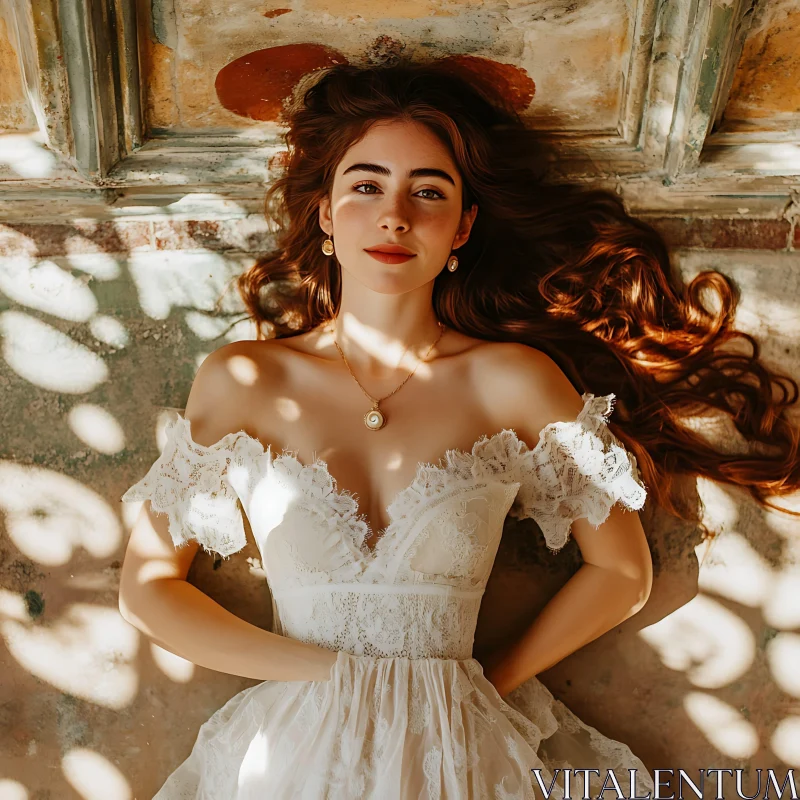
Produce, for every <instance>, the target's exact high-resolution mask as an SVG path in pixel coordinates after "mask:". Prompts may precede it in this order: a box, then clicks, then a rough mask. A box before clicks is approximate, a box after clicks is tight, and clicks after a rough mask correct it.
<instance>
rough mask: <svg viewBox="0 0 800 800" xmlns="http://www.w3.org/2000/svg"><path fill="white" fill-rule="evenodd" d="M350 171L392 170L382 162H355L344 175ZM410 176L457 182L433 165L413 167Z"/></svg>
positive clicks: (379, 172) (382, 172) (389, 173)
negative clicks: (383, 165)
mask: <svg viewBox="0 0 800 800" xmlns="http://www.w3.org/2000/svg"><path fill="white" fill-rule="evenodd" d="M348 172H374V173H375V174H376V175H391V174H392V171H391V170H390V169H389V168H388V167H382V166H381V165H380V164H353V165H352V166H350V167H348V168H347V169H346V170H345V171H344V172H343V173H342V175H347V173H348ZM408 177H409V178H442V180H445V181H447V182H448V183H452V184H453V186H455V185H456V182H455V181H454V180H453V178H452V176H451V175H450V174H449V173H448V172H445V171H444V170H443V169H435V168H433V167H418V168H417V169H412V170H411V171H410V172H409V173H408Z"/></svg>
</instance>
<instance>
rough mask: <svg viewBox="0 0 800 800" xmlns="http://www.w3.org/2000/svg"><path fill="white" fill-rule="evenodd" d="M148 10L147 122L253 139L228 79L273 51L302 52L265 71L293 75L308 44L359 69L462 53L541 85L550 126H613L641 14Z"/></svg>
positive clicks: (343, 6) (477, 6)
mask: <svg viewBox="0 0 800 800" xmlns="http://www.w3.org/2000/svg"><path fill="white" fill-rule="evenodd" d="M142 11H143V13H142V19H143V21H142V26H143V29H142V30H143V33H144V37H143V38H144V40H145V50H144V58H143V64H144V68H143V71H144V74H145V75H146V76H148V79H147V80H146V81H145V88H146V109H147V120H148V126H149V128H150V129H151V130H153V131H155V132H163V131H165V130H170V131H172V132H177V131H180V132H184V133H185V132H191V131H196V130H198V129H202V130H204V131H208V130H209V129H211V130H225V131H228V130H239V129H247V130H250V131H251V132H252V129H253V128H254V125H255V123H254V122H253V121H252V120H249V119H246V118H243V117H242V116H240V115H238V114H235V113H231V111H228V110H226V109H227V108H229V106H228V105H223V104H221V103H220V98H219V97H218V96H217V93H216V92H215V90H214V86H215V79H216V77H217V75H218V74H219V72H220V71H221V70H222V69H223V68H224V67H225V66H226V65H227V64H229V63H230V62H232V61H235V60H236V59H239V58H242V57H244V56H247V55H248V54H250V53H256V52H258V51H261V50H262V49H263V48H265V47H266V46H267V45H269V48H270V49H277V48H284V47H285V46H286V45H294V46H296V48H297V49H296V50H293V51H292V54H291V55H289V56H287V54H286V52H283V53H281V59H280V61H279V63H277V64H274V65H272V64H271V63H270V62H267V63H265V64H264V65H263V66H262V65H259V70H261V73H262V74H263V72H264V71H265V70H268V69H274V70H275V71H276V73H278V75H284V76H285V75H286V74H288V73H291V72H292V70H293V69H294V68H295V67H296V66H298V67H299V66H300V65H299V64H297V65H295V60H296V59H303V58H304V56H305V49H306V48H308V47H311V48H316V47H317V45H309V44H307V43H318V42H324V43H325V46H326V47H327V48H329V49H331V50H333V51H335V52H336V53H337V54H338V56H339V58H340V59H341V60H347V61H350V62H354V63H364V62H366V63H369V62H371V61H374V60H376V59H381V60H384V59H385V57H386V56H387V54H389V55H392V56H395V55H400V54H402V55H403V56H406V57H408V56H410V57H412V58H414V59H426V58H442V57H445V56H449V55H451V54H459V55H467V56H479V57H482V58H488V59H492V60H495V61H498V62H500V63H503V64H513V65H514V67H516V68H517V69H521V70H523V71H524V73H525V74H527V75H528V76H530V78H531V79H532V80H533V81H535V84H536V92H537V102H536V104H535V107H532V108H531V109H530V110H529V112H528V114H527V115H528V116H529V117H531V118H534V119H536V120H537V123H538V124H539V125H540V127H546V128H559V129H560V128H567V127H568V128H569V129H571V130H594V131H600V130H606V131H614V130H616V126H617V121H618V118H619V109H620V103H621V100H622V90H623V80H624V79H623V75H624V72H625V65H626V63H627V58H628V51H629V50H630V46H631V41H630V39H631V28H632V13H633V11H632V9H631V7H630V4H629V3H626V2H624V0H590V2H584V3H572V2H568V0H558V1H557V2H555V3H554V2H549V1H548V2H545V1H544V0H538V1H537V2H533V3H531V2H519V0H483V1H482V2H479V3H472V2H450V0H414V2H409V3H397V4H394V5H393V6H392V7H391V9H390V10H388V11H387V9H386V7H385V6H384V5H382V4H380V3H371V4H370V3H363V2H353V0H332V1H331V2H327V1H326V2H321V0H293V2H287V3H285V4H284V5H283V6H282V7H281V8H269V7H265V5H264V3H262V2H258V0H237V2H236V3H235V4H226V5H225V6H224V7H221V6H220V5H219V4H217V3H213V2H211V1H210V0H154V2H152V3H147V4H144V5H143V9H142ZM303 67H304V68H307V66H306V64H305V62H303ZM302 71H304V69H303V70H301V72H300V73H298V74H301V73H302ZM250 80H251V81H253V82H254V85H256V86H258V87H259V88H261V86H262V85H263V86H264V90H265V91H266V92H267V93H271V94H274V93H275V91H276V88H277V87H276V83H277V82H278V81H277V80H273V79H269V78H268V79H266V81H265V82H264V83H263V84H262V83H261V82H260V80H259V77H258V76H255V75H251V76H250ZM284 80H285V78H284ZM283 96H285V95H279V96H278V99H279V100H282V99H283ZM529 101H530V98H529ZM523 110H524V109H523ZM262 119H263V118H262ZM267 127H269V125H267Z"/></svg>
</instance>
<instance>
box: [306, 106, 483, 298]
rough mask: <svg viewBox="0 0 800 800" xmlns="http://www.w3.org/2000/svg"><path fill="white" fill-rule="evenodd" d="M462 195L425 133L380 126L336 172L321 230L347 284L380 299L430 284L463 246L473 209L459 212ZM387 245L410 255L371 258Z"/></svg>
mask: <svg viewBox="0 0 800 800" xmlns="http://www.w3.org/2000/svg"><path fill="white" fill-rule="evenodd" d="M461 196H462V180H461V176H460V175H459V172H458V169H457V168H456V165H455V163H454V162H453V159H452V158H451V157H450V154H449V153H448V151H447V148H446V147H445V146H444V144H442V142H441V141H440V140H439V139H438V138H437V137H436V136H435V135H434V134H433V133H432V132H431V131H430V130H429V129H428V128H427V127H425V126H424V125H421V124H419V123H416V122H409V121H402V122H401V121H391V122H378V123H375V124H374V125H373V126H372V127H371V128H370V129H369V131H368V132H367V134H366V136H365V137H364V138H363V139H362V140H361V141H360V142H358V143H357V144H354V145H353V146H352V147H351V148H350V149H349V150H348V151H347V153H346V155H345V157H344V158H343V159H342V161H341V162H340V163H339V165H338V166H337V168H336V173H335V175H334V179H333V188H332V191H331V196H330V199H328V198H326V199H325V200H324V201H323V202H322V203H321V204H320V209H319V222H320V227H321V228H322V230H323V231H325V233H327V234H328V235H332V238H333V243H334V247H335V249H336V258H338V259H339V263H340V264H341V265H342V269H344V270H345V271H347V272H348V273H349V274H350V275H351V276H352V277H353V278H355V279H356V280H358V281H359V282H360V283H362V284H364V285H365V286H366V287H368V288H370V289H372V290H373V291H376V292H380V293H381V294H400V293H405V292H409V291H412V290H414V289H416V288H418V287H420V286H423V285H424V284H426V283H429V282H430V281H433V279H434V278H435V277H436V276H437V275H438V274H439V273H440V272H441V271H442V270H443V269H445V265H446V263H447V259H448V258H449V257H450V255H451V253H452V252H453V251H454V250H456V249H457V248H458V247H461V245H463V244H464V242H466V241H467V238H468V237H469V232H470V229H471V227H472V223H473V222H474V220H475V215H476V213H477V210H478V208H477V206H476V205H473V206H472V208H471V209H468V210H466V211H462V208H461ZM320 243H321V242H320ZM385 245H400V246H402V247H404V248H406V249H407V250H408V251H410V252H411V253H412V254H413V255H412V257H411V258H406V259H405V260H400V258H391V257H390V258H387V257H385V256H383V257H381V255H380V254H377V255H370V252H369V249H370V248H376V247H380V246H385ZM391 261H395V262H396V263H390V262H391Z"/></svg>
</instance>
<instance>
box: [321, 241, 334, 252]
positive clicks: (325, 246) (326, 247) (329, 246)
mask: <svg viewBox="0 0 800 800" xmlns="http://www.w3.org/2000/svg"><path fill="white" fill-rule="evenodd" d="M322 252H323V253H325V255H326V256H332V255H333V239H331V238H330V237H328V238H327V239H325V241H324V242H323V243H322Z"/></svg>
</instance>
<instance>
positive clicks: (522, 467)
mask: <svg viewBox="0 0 800 800" xmlns="http://www.w3.org/2000/svg"><path fill="white" fill-rule="evenodd" d="M614 398H615V395H614V394H609V395H605V396H601V397H595V396H594V395H592V394H589V393H586V394H584V395H583V396H582V399H583V401H584V406H583V409H582V410H581V412H580V414H579V415H578V418H577V419H576V420H575V421H573V422H553V423H551V424H549V425H547V426H546V427H545V428H544V429H543V430H542V432H541V433H540V434H539V441H538V443H537V445H536V447H534V448H533V450H528V448H527V446H526V445H525V443H524V442H520V441H519V440H518V439H517V440H516V441H515V442H513V444H514V445H515V446H517V447H518V448H519V449H518V454H517V457H516V458H514V459H513V463H514V467H513V468H512V474H513V475H514V476H515V477H516V479H517V480H518V481H519V482H520V485H521V486H520V491H519V494H518V495H517V502H516V504H515V505H514V506H513V507H512V508H511V511H510V512H509V516H512V517H516V518H525V517H531V518H533V519H534V520H535V521H536V522H537V524H538V525H539V527H540V528H541V529H542V533H543V535H544V538H545V541H546V542H547V546H548V548H549V549H550V550H551V551H552V552H558V551H559V550H560V549H561V548H562V547H563V546H564V545H565V544H566V543H567V541H568V539H569V535H570V527H571V525H572V523H573V522H574V521H575V520H577V519H583V518H586V519H588V521H589V522H590V523H591V524H592V525H594V526H595V527H598V526H599V525H601V524H602V523H603V522H605V520H606V519H607V518H608V515H609V513H610V511H611V508H612V506H614V504H615V503H617V502H619V503H621V504H622V505H623V506H624V507H625V508H627V509H628V510H631V511H633V510H637V509H640V508H642V507H643V506H644V503H645V499H646V497H647V490H646V487H645V485H644V484H643V483H642V481H641V479H640V477H639V470H638V467H637V463H636V457H635V456H634V455H633V453H629V452H627V451H626V450H625V448H624V447H623V445H622V443H621V442H620V441H619V439H617V437H616V436H614V434H613V433H612V432H611V431H610V430H609V429H608V427H607V424H606V422H607V420H608V417H609V416H610V415H611V411H612V408H613V402H614Z"/></svg>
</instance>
